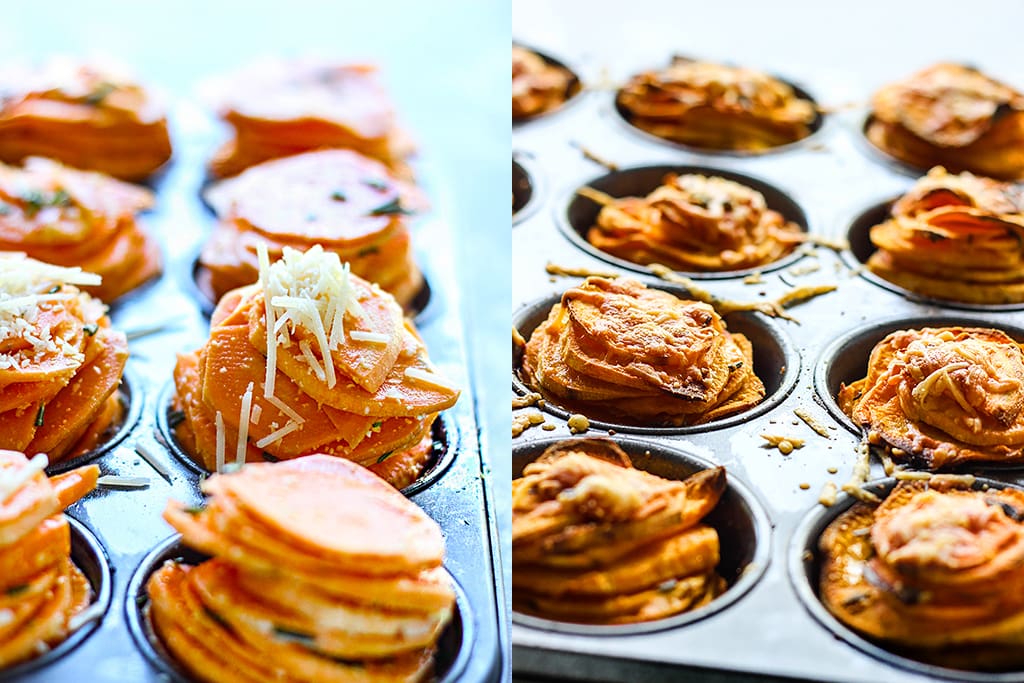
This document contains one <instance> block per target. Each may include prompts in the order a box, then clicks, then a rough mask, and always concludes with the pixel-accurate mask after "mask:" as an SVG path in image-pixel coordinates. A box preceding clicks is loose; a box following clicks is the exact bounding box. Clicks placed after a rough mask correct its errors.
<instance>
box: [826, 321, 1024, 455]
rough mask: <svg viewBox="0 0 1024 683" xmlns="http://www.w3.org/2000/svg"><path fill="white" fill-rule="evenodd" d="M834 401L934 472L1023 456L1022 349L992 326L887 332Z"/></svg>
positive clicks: (875, 441)
mask: <svg viewBox="0 0 1024 683" xmlns="http://www.w3.org/2000/svg"><path fill="white" fill-rule="evenodd" d="M838 402H839V405H840V407H841V408H842V410H843V412H845V413H846V414H847V415H849V416H850V417H851V419H853V421H854V422H855V423H857V424H858V425H860V426H861V428H862V429H863V430H864V432H865V434H866V435H867V438H868V441H869V442H870V443H871V444H872V445H874V446H878V447H880V448H883V449H885V451H886V452H887V453H888V454H889V455H891V456H892V458H893V460H895V461H897V462H900V463H909V464H910V465H912V466H916V467H923V468H926V469H930V470H938V469H943V468H950V467H954V466H956V465H963V464H967V463H971V464H973V463H997V464H1004V465H1005V464H1011V463H1019V462H1020V461H1021V460H1022V459H1024V348H1022V347H1021V345H1020V343H1019V342H1017V341H1016V340H1015V339H1013V338H1012V337H1010V336H1009V335H1007V334H1006V333H1005V332H1002V331H1000V330H996V329H990V328H980V327H940V328H932V327H925V328H921V329H919V330H898V331H896V332H893V333H892V334H890V335H888V336H887V337H885V339H883V340H882V341H880V342H879V343H878V344H876V345H875V348H874V349H872V351H871V356H870V358H869V359H868V367H867V375H866V376H865V377H864V378H863V379H859V380H857V381H855V382H852V383H850V384H849V385H848V386H847V385H844V386H843V387H841V389H840V391H839V396H838Z"/></svg>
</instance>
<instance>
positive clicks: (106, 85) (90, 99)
mask: <svg viewBox="0 0 1024 683" xmlns="http://www.w3.org/2000/svg"><path fill="white" fill-rule="evenodd" d="M115 90H117V86H116V85H114V84H113V83H111V82H110V81H101V82H100V83H99V84H97V86H96V87H95V88H94V89H93V91H92V92H91V93H89V94H88V95H86V96H85V100H84V102H85V103H86V104H91V105H92V106H94V107H95V106H97V105H99V104H102V103H103V100H105V99H107V95H109V94H110V93H112V92H114V91H115Z"/></svg>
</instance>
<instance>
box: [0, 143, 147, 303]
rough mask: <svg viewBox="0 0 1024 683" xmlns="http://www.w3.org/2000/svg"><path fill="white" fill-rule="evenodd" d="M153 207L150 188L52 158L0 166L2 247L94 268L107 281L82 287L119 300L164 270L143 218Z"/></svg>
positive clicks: (58, 262)
mask: <svg viewBox="0 0 1024 683" xmlns="http://www.w3.org/2000/svg"><path fill="white" fill-rule="evenodd" d="M152 205H153V194H152V193H151V192H150V191H149V190H146V189H144V188H141V187H138V186H135V185H130V184H128V183H123V182H120V181H118V180H114V179H113V178H111V177H109V176H105V175H102V174H100V173H91V172H86V171H76V170H74V169H71V168H68V167H65V166H62V165H61V164H59V163H57V162H54V161H51V160H49V159H43V158H40V157H33V158H30V159H27V160H26V161H25V165H24V168H16V167H14V166H4V165H2V164H0V251H15V252H22V253H25V254H27V255H28V256H31V257H32V258H35V259H38V260H40V261H45V262H46V263H52V264H55V265H58V266H77V267H81V268H82V270H84V271H85V272H87V273H95V274H96V275H99V276H100V277H101V278H102V282H101V283H100V284H98V285H93V286H85V285H83V287H82V290H83V291H86V292H88V293H89V294H92V295H93V296H96V297H98V298H100V299H102V300H103V301H108V302H109V301H113V300H114V299H116V298H118V297H119V296H121V295H122V294H125V293H127V292H129V291H131V290H133V289H135V288H136V287H138V286H139V285H141V284H142V283H144V282H146V281H147V280H149V279H151V278H153V277H155V276H157V275H159V274H160V268H161V265H160V247H159V245H158V244H157V243H156V241H155V240H154V239H153V238H152V237H151V236H150V235H149V234H148V233H146V231H145V230H143V229H142V227H141V226H140V224H139V222H138V221H137V220H136V214H138V213H139V212H140V211H143V210H145V209H148V208H150V207H151V206H152Z"/></svg>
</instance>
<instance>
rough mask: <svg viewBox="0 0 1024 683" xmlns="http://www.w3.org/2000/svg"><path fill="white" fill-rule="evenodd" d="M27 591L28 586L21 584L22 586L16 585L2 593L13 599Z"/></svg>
mask: <svg viewBox="0 0 1024 683" xmlns="http://www.w3.org/2000/svg"><path fill="white" fill-rule="evenodd" d="M27 590H28V584H27V583H22V584H18V585H17V586H11V587H10V588H8V589H7V590H6V591H4V592H5V593H7V595H9V596H11V597H13V596H15V595H21V594H22V593H24V592H25V591H27Z"/></svg>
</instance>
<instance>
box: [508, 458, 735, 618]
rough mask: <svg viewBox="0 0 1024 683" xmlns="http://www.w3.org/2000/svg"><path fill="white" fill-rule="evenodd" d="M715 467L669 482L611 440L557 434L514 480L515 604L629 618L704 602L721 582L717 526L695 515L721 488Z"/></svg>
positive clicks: (554, 613) (552, 614)
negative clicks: (632, 459) (557, 438)
mask: <svg viewBox="0 0 1024 683" xmlns="http://www.w3.org/2000/svg"><path fill="white" fill-rule="evenodd" d="M725 486H726V476H725V469H724V468H722V467H717V468H715V469H710V470H705V471H703V472H698V473H697V474H694V475H692V476H691V477H689V478H688V479H686V480H685V481H670V480H667V479H662V478H660V477H657V476H654V475H652V474H649V473H647V472H644V471H642V470H637V469H633V467H632V465H631V463H630V460H629V457H628V456H627V455H626V454H625V453H624V452H623V451H622V450H621V449H620V448H619V447H618V446H616V445H615V444H614V443H613V442H611V441H609V440H599V439H580V440H573V441H563V442H561V443H559V444H556V445H555V446H552V447H550V448H548V449H547V450H546V451H545V452H544V454H543V455H541V457H540V458H538V459H537V460H536V461H535V462H533V463H531V464H529V465H527V466H526V467H525V468H524V469H523V476H522V477H520V478H519V479H515V480H513V482H512V562H513V572H512V587H513V600H514V603H515V607H516V609H517V611H520V612H524V613H528V614H536V615H538V616H544V617H549V618H552V619H557V620H562V621H572V622H581V623H597V624H626V623H634V622H640V621H651V620H654V619H662V618H665V617H669V616H672V615H673V614H678V613H680V612H686V611H689V610H692V609H695V608H697V607H700V606H702V605H704V604H706V603H708V602H710V601H711V600H713V599H714V598H715V597H717V596H718V595H720V594H721V593H722V592H723V591H724V590H725V581H724V580H723V579H722V578H721V577H720V576H718V574H717V573H715V567H716V566H717V565H718V558H719V546H718V533H717V532H716V531H715V530H714V529H713V528H711V527H709V526H706V525H703V524H700V521H701V519H702V518H704V517H705V516H706V515H707V514H708V513H709V512H711V510H713V509H714V507H715V505H717V504H718V501H719V499H720V498H721V496H722V493H723V492H724V491H725Z"/></svg>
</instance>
